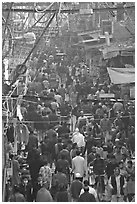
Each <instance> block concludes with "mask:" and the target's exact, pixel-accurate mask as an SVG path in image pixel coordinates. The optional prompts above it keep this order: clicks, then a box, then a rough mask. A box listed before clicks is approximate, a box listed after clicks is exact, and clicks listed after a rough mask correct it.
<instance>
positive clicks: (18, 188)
mask: <svg viewBox="0 0 137 204" xmlns="http://www.w3.org/2000/svg"><path fill="white" fill-rule="evenodd" d="M18 192H19V193H20V187H19V185H14V186H13V193H18Z"/></svg>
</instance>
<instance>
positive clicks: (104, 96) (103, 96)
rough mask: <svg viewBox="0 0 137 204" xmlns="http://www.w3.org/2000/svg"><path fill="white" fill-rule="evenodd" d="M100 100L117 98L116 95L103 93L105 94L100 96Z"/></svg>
mask: <svg viewBox="0 0 137 204" xmlns="http://www.w3.org/2000/svg"><path fill="white" fill-rule="evenodd" d="M99 97H100V98H115V94H113V93H103V94H99Z"/></svg>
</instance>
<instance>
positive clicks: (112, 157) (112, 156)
mask: <svg viewBox="0 0 137 204" xmlns="http://www.w3.org/2000/svg"><path fill="white" fill-rule="evenodd" d="M111 162H112V163H113V164H114V163H115V162H116V158H115V155H111Z"/></svg>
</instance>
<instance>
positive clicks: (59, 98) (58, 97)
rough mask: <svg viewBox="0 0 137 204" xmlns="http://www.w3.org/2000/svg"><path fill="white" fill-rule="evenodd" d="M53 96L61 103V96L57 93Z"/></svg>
mask: <svg viewBox="0 0 137 204" xmlns="http://www.w3.org/2000/svg"><path fill="white" fill-rule="evenodd" d="M54 98H55V99H56V101H57V103H58V104H60V105H61V103H62V96H61V95H59V94H57V95H55V96H54Z"/></svg>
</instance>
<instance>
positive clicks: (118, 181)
mask: <svg viewBox="0 0 137 204" xmlns="http://www.w3.org/2000/svg"><path fill="white" fill-rule="evenodd" d="M116 184H117V196H121V195H120V175H119V176H116Z"/></svg>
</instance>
